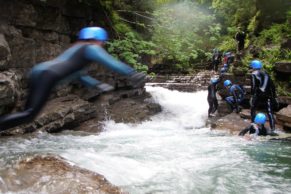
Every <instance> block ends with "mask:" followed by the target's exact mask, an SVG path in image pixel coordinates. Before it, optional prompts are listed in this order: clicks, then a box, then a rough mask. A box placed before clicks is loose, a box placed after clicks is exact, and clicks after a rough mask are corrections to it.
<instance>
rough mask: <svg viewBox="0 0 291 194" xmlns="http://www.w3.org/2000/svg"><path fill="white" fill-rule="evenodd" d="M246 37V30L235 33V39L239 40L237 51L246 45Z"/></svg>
mask: <svg viewBox="0 0 291 194" xmlns="http://www.w3.org/2000/svg"><path fill="white" fill-rule="evenodd" d="M245 38H246V34H245V32H237V33H236V34H235V40H236V41H237V42H238V44H237V51H241V50H243V49H244V47H245Z"/></svg>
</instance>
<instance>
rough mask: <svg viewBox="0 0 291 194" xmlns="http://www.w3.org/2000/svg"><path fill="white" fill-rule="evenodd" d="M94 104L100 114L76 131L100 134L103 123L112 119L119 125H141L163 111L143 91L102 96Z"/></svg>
mask: <svg viewBox="0 0 291 194" xmlns="http://www.w3.org/2000/svg"><path fill="white" fill-rule="evenodd" d="M92 103H93V104H94V106H95V107H96V110H97V112H98V113H97V116H96V118H94V119H90V120H88V121H86V122H83V123H82V124H80V126H79V127H77V128H75V130H81V131H88V132H97V133H98V132H101V131H102V127H103V123H102V121H105V120H108V119H111V120H113V121H115V122H117V123H118V122H123V123H139V122H142V121H145V120H149V119H150V117H151V116H153V115H155V114H157V113H159V112H161V110H162V109H161V106H160V105H159V104H156V103H155V102H153V101H152V99H151V96H150V94H149V93H146V92H145V91H144V90H142V89H135V90H125V91H117V92H112V93H110V94H105V95H101V96H100V97H99V98H98V99H97V100H96V101H95V102H92Z"/></svg>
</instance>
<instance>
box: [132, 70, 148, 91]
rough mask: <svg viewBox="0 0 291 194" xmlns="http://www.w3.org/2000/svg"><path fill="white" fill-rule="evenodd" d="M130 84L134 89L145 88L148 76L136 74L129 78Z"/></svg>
mask: <svg viewBox="0 0 291 194" xmlns="http://www.w3.org/2000/svg"><path fill="white" fill-rule="evenodd" d="M128 82H129V85H130V86H131V87H132V88H140V87H143V86H144V84H145V82H146V74H144V73H141V72H135V73H133V74H131V75H130V76H129V77H128Z"/></svg>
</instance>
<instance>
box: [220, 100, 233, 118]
mask: <svg viewBox="0 0 291 194" xmlns="http://www.w3.org/2000/svg"><path fill="white" fill-rule="evenodd" d="M217 113H218V116H220V117H223V116H225V115H228V114H230V113H232V110H231V109H230V107H229V105H228V104H227V103H226V102H225V101H224V100H222V101H218V108H217Z"/></svg>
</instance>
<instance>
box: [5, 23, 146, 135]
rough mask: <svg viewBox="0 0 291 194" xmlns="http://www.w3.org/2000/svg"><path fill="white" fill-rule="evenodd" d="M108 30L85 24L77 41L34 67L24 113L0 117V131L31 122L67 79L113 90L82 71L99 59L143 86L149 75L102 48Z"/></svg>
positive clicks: (98, 61) (137, 84)
mask: <svg viewBox="0 0 291 194" xmlns="http://www.w3.org/2000/svg"><path fill="white" fill-rule="evenodd" d="M107 38H108V35H107V32H106V31H105V30H104V29H103V28H100V27H85V28H83V29H81V31H80V33H79V38H78V41H77V42H76V43H75V44H73V45H72V46H71V47H70V48H68V49H67V50H65V51H64V52H63V53H62V54H61V55H59V56H58V57H56V58H55V59H53V60H50V61H46V62H43V63H40V64H37V65H36V66H34V67H33V68H32V70H31V72H30V75H29V90H28V97H27V101H26V105H25V109H24V110H23V111H22V112H17V113H13V114H11V115H6V116H2V117H0V131H4V130H7V129H9V128H12V127H15V126H18V125H20V124H24V123H27V122H31V121H32V120H33V119H34V118H35V117H36V116H37V114H38V113H39V112H40V110H41V109H42V108H43V106H44V105H45V103H46V101H47V99H48V97H49V95H50V93H51V91H52V89H53V88H54V86H55V85H56V84H57V83H58V82H60V81H61V80H64V79H70V80H72V79H80V80H81V81H82V83H85V84H87V85H89V86H92V87H95V88H98V89H100V90H102V91H110V90H112V89H114V88H113V87H112V86H110V85H108V84H104V83H101V82H99V81H97V80H95V79H94V78H92V77H90V76H88V75H81V74H80V71H82V70H83V69H84V68H86V66H87V65H89V64H90V63H92V62H96V63H97V64H99V65H102V66H104V67H106V68H108V69H110V70H112V71H113V72H116V73H118V74H121V75H124V76H126V77H127V79H128V81H129V83H130V85H131V86H132V87H133V88H138V87H142V86H143V85H144V83H145V77H146V75H145V74H144V73H138V72H137V71H136V70H135V69H133V68H132V67H130V66H128V65H126V64H124V63H122V62H120V61H118V60H116V59H115V58H113V57H112V56H111V55H109V54H108V53H107V52H106V51H105V50H104V49H103V48H102V47H103V45H104V44H105V42H106V41H107Z"/></svg>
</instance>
